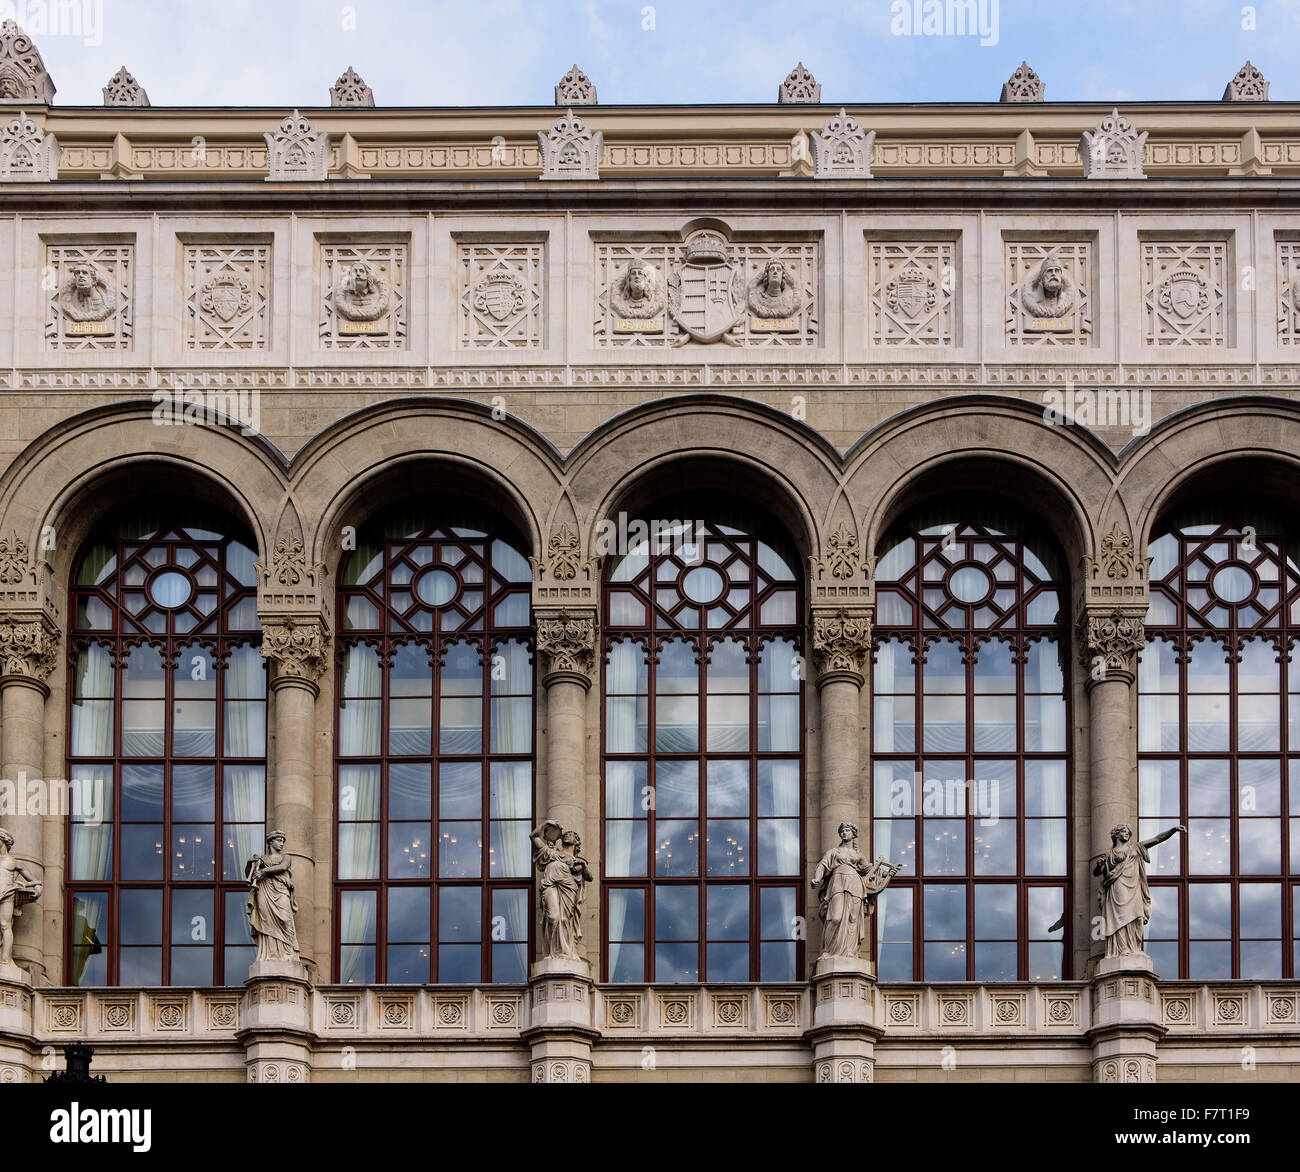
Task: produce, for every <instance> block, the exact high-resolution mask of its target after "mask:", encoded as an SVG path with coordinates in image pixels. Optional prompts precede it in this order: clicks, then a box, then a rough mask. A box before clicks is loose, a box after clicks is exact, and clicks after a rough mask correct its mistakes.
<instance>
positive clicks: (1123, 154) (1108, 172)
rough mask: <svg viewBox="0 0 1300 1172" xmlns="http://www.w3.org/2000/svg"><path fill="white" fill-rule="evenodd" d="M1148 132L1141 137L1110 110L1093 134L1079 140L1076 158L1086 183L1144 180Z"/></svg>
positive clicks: (1123, 118)
mask: <svg viewBox="0 0 1300 1172" xmlns="http://www.w3.org/2000/svg"><path fill="white" fill-rule="evenodd" d="M1146 141H1147V131H1145V130H1144V131H1142V133H1141V134H1139V133H1138V132H1137V130H1136V129H1134V126H1133V123H1131V122H1130V121H1129V120H1128V119H1127V118H1125V117H1124V115H1123V114H1121V113H1120V112H1119V110H1118V109H1115V110H1112V111H1111V113H1109V114H1107V115H1106V117H1105V118H1103V119H1102V120H1101V121H1100V122H1099V123H1097V127H1096V129H1095V130H1091V131H1085V132H1084V134H1083V136H1082V137H1081V138H1080V139H1079V158H1080V160H1081V161H1082V163H1083V177H1084V178H1085V179H1143V178H1145V177H1146V172H1145V171H1144V170H1143V165H1142V161H1143V160H1142V152H1143V149H1144V148H1145V146H1146Z"/></svg>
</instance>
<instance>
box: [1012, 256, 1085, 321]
mask: <svg viewBox="0 0 1300 1172" xmlns="http://www.w3.org/2000/svg"><path fill="white" fill-rule="evenodd" d="M1006 250H1007V251H1006V273H1007V318H1006V339H1007V344H1008V345H1009V346H1090V345H1092V343H1093V336H1094V335H1093V322H1092V275H1091V274H1092V245H1091V243H1090V242H1088V241H1075V242H1052V243H1047V242H1043V243H1036V242H1029V241H1018V240H1009V241H1007V244H1006Z"/></svg>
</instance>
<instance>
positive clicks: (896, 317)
mask: <svg viewBox="0 0 1300 1172" xmlns="http://www.w3.org/2000/svg"><path fill="white" fill-rule="evenodd" d="M955 253H956V244H955V242H954V241H951V240H927V241H918V242H916V243H911V242H908V241H902V240H899V241H893V240H875V241H871V243H870V249H869V257H870V289H871V340H872V344H873V345H876V346H954V345H956V344H957V343H956V338H955V334H956V322H955V298H954V291H955V289H956V287H957V269H956V259H955Z"/></svg>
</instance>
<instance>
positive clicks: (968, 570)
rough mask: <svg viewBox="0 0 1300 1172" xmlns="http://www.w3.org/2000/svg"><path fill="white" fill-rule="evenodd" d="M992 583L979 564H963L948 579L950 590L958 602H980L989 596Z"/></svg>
mask: <svg viewBox="0 0 1300 1172" xmlns="http://www.w3.org/2000/svg"><path fill="white" fill-rule="evenodd" d="M990 584H991V583H990V579H989V576H988V573H987V572H986V571H984V570H983V569H981V568H980V567H979V566H962V567H961V568H960V569H958V570H957V572H956V573H955V574H953V576H952V577H951V578H949V579H948V590H949V591H950V592H951V594H952V596H953V597H954V598H955V599H957V601H958V602H980V601H982V600H983V599H984V598H987V597H988V592H989V586H990Z"/></svg>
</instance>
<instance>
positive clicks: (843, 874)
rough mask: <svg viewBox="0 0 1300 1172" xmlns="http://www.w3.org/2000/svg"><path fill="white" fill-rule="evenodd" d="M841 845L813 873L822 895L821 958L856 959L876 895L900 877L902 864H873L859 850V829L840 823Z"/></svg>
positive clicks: (878, 860) (832, 849)
mask: <svg viewBox="0 0 1300 1172" xmlns="http://www.w3.org/2000/svg"><path fill="white" fill-rule="evenodd" d="M839 834H840V844H839V846H834V847H831V849H830V850H828V851H827V852H826V853H825V854H824V855H822V857H821V861H820V862H819V863H818V864H817V870H816V871H814V872H813V877H812V887H813V890H814V891H820V893H821V921H822V952H821V955H822V957H835V956H842V957H848V958H849V959H851V960H856V959H857V958H858V954H859V953H860V952H861V951H862V941H863V940H864V939H865V937H866V934H867V917H868V916H870V915H871V913H872V912H873V911H875V908H876V896H877V895H879V894H880V893H881V892H882V891H884V890H885V888H886V887H888V886H889V881H890V880H891V879H892V878H893V877H894V876H895V875H897V874H898V872H899V869H900V868H901V867H902V864H901V863H890V862H887V861H886V860H884V859H877V860H876V861H875V862H874V863H872V862H869V861H868V860H867V858H866V857H865V856H864V855H863V854H862V852H861V851H859V850H858V828H857V827H856V826H854V825H853V823H852V822H841V823H840V828H839Z"/></svg>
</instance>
